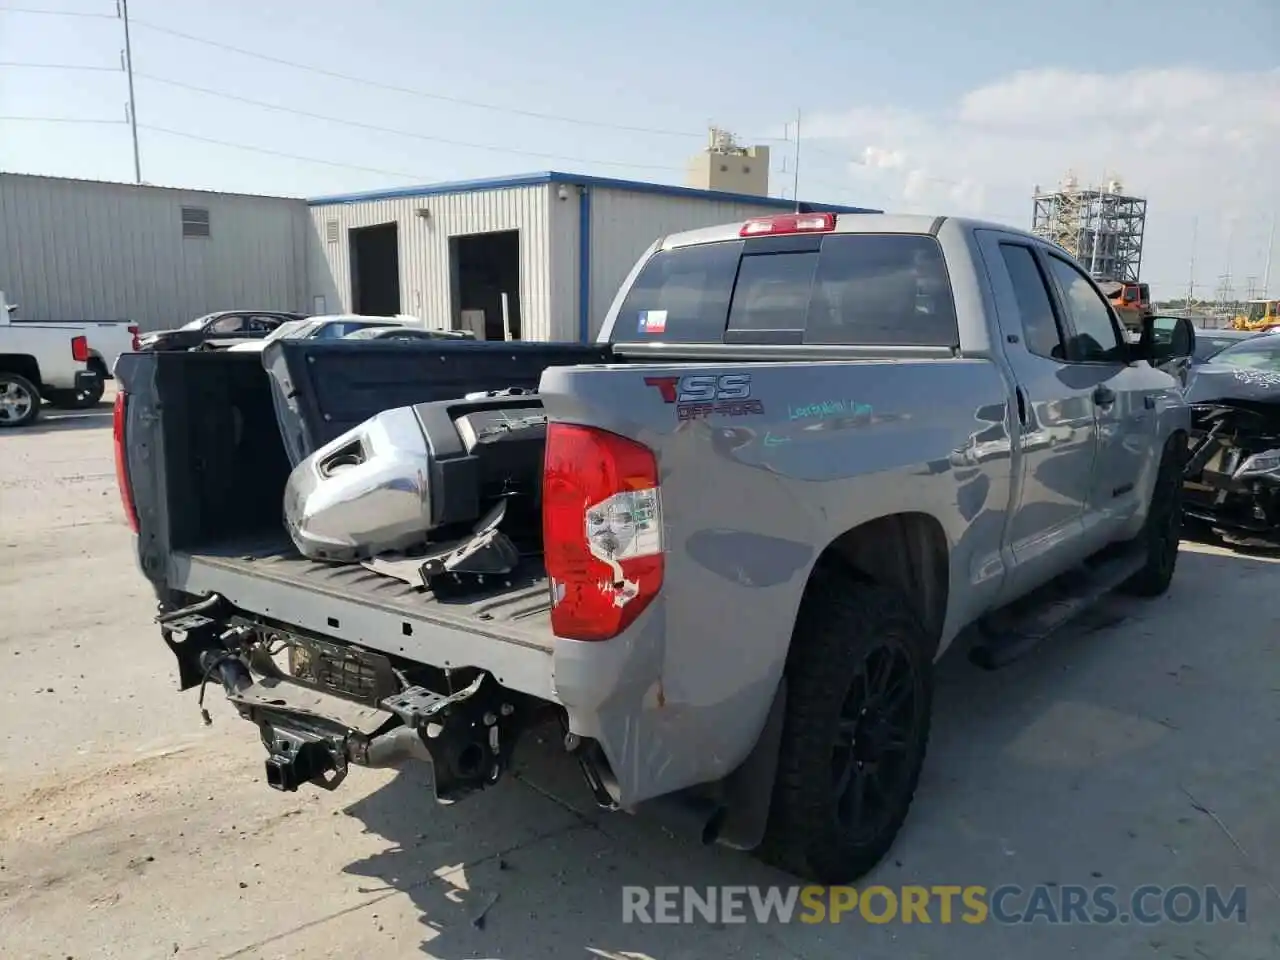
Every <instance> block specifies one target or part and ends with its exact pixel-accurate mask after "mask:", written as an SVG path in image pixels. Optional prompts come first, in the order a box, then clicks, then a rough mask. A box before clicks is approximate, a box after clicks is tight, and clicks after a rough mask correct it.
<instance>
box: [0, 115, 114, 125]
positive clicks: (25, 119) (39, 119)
mask: <svg viewBox="0 0 1280 960" xmlns="http://www.w3.org/2000/svg"><path fill="white" fill-rule="evenodd" d="M127 122H128V121H125V120H100V119H95V118H93V117H0V123H90V124H106V125H113V124H120V125H124V124H125V123H127Z"/></svg>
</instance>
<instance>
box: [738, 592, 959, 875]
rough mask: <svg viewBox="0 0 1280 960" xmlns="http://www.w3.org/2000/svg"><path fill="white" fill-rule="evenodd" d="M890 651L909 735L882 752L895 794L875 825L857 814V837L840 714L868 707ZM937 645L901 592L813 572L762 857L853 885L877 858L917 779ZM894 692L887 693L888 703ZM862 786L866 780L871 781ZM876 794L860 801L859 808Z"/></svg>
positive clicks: (795, 641) (791, 661) (794, 654)
mask: <svg viewBox="0 0 1280 960" xmlns="http://www.w3.org/2000/svg"><path fill="white" fill-rule="evenodd" d="M886 649H889V650H892V651H895V652H894V653H893V654H892V659H891V660H890V661H889V662H891V663H901V664H902V665H903V666H904V668H905V667H906V666H909V668H910V671H909V679H908V680H907V681H906V686H907V687H909V688H910V703H909V707H908V708H899V710H900V711H905V713H906V714H909V716H910V720H911V733H910V734H909V735H904V736H903V737H902V738H901V740H902V742H903V749H902V750H901V751H891V752H890V753H889V754H886V755H887V756H890V757H891V758H893V762H894V764H895V765H894V766H893V767H892V768H890V767H884V766H882V764H877V765H876V769H877V770H878V771H889V770H892V771H893V772H894V773H893V777H892V779H893V781H894V783H895V785H896V788H895V789H894V790H892V791H888V792H889V793H892V797H891V798H890V799H889V800H888V801H887V802H885V803H883V804H882V806H883V809H882V810H881V811H880V815H879V816H878V817H876V818H874V820H875V822H874V823H873V822H872V820H871V819H870V818H868V817H866V816H863V817H861V818H858V817H853V818H852V819H854V820H855V821H857V822H861V823H862V825H863V828H865V829H866V830H867V833H865V834H864V835H855V833H854V830H856V829H857V828H856V827H855V828H853V829H852V830H851V829H850V828H849V827H848V826H845V825H842V824H841V823H840V821H839V819H838V817H837V809H838V803H839V800H840V797H839V792H838V789H837V778H838V776H839V774H838V773H837V766H838V765H839V766H840V767H842V768H843V766H844V758H845V757H846V756H848V757H850V758H851V759H852V756H853V747H852V746H851V747H850V748H849V751H848V752H847V753H845V752H844V751H843V749H842V748H841V747H839V746H837V743H836V741H837V736H838V734H839V732H840V730H841V729H842V726H843V725H844V724H848V723H850V722H851V721H849V720H848V719H845V720H844V721H843V723H842V714H843V715H844V716H845V717H846V718H848V716H849V714H850V712H851V711H852V712H853V714H854V715H855V717H856V716H857V714H858V710H859V703H860V702H861V703H862V704H866V703H868V702H869V701H868V699H867V698H866V697H865V696H862V697H861V698H860V696H859V694H860V692H861V693H862V694H865V693H866V689H867V688H866V686H863V685H861V684H863V683H864V681H863V680H862V679H861V678H863V677H865V676H867V675H869V674H872V670H873V669H874V667H873V666H872V665H874V664H881V663H883V662H885V661H884V660H881V659H877V657H880V656H881V654H880V653H879V651H882V650H886ZM934 649H935V646H934V644H933V642H932V641H931V640H930V638H929V636H928V634H927V632H926V631H925V630H924V628H923V627H922V626H921V625H920V622H919V620H918V619H917V617H916V616H915V615H914V614H913V612H912V611H911V609H910V606H909V604H908V602H907V601H906V599H905V598H904V597H903V596H901V595H900V594H899V593H897V592H896V591H894V590H891V589H888V588H886V587H882V586H879V585H874V584H868V583H862V582H858V581H856V580H854V579H852V578H851V577H849V576H847V575H845V574H844V573H843V572H840V571H818V572H815V575H814V579H813V581H812V582H811V583H810V585H809V587H808V589H807V591H806V594H805V599H804V602H803V603H802V605H801V610H800V615H799V617H798V618H797V622H796V627H795V633H794V635H793V637H792V640H791V650H790V652H789V654H788V660H787V667H786V672H787V708H786V717H785V720H784V724H783V733H782V743H781V749H780V753H779V759H778V770H777V778H776V780H775V783H774V792H773V801H772V805H771V807H770V811H769V828H768V832H767V834H766V838H765V842H764V844H763V845H762V847H761V849H760V851H759V854H760V856H761V858H762V859H764V860H766V861H767V862H769V863H772V864H773V865H774V866H777V867H779V868H781V869H783V870H786V871H788V872H790V873H793V874H795V875H797V876H799V877H802V878H804V879H808V880H812V881H816V882H818V883H827V884H835V883H850V882H852V881H854V880H857V879H858V878H859V877H861V876H862V875H863V874H865V873H867V871H869V870H870V869H871V868H872V867H874V866H875V865H876V864H877V863H879V862H880V860H881V859H882V858H883V857H884V855H885V854H886V853H887V852H888V851H889V848H890V847H891V846H892V845H893V842H894V839H895V838H896V837H897V835H898V831H899V829H900V828H901V827H902V824H903V822H904V821H905V820H906V817H907V811H908V810H909V809H910V806H911V801H912V799H913V797H914V796H915V791H916V785H917V783H918V782H919V779H920V769H921V767H922V766H923V763H924V756H925V751H926V748H927V746H928V741H929V721H930V718H931V714H932V709H933V655H934ZM864 670H865V671H866V674H864V673H863V671H864ZM899 685H901V684H899ZM898 696H899V695H898V694H895V693H892V691H891V692H890V695H886V696H885V697H883V698H882V700H883V701H888V700H894V699H897V698H898ZM872 712H873V713H874V712H875V711H874V710H873V711H872ZM863 713H864V714H865V713H866V710H865V709H864V710H863ZM852 722H853V723H855V724H856V723H858V719H854V720H853V721H852ZM857 736H860V735H855V740H856V739H857ZM862 739H863V741H864V742H865V741H866V740H867V737H862ZM871 739H873V740H874V739H875V738H871ZM859 769H860V770H861V765H860V766H859ZM886 775H888V774H887V773H886ZM854 776H855V777H859V775H858V774H854ZM859 780H860V782H861V783H862V784H866V783H867V781H866V780H865V777H860V778H859ZM869 789H870V788H869V787H866V786H864V790H869ZM870 795H871V794H869V793H864V794H862V795H861V796H862V797H863V801H862V802H861V803H860V804H859V805H858V808H859V811H860V812H863V811H865V809H866V797H868V796H870ZM878 795H881V796H886V795H887V794H878Z"/></svg>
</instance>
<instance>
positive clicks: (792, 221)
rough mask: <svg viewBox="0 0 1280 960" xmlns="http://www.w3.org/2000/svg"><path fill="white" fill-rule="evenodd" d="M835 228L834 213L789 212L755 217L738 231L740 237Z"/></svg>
mask: <svg viewBox="0 0 1280 960" xmlns="http://www.w3.org/2000/svg"><path fill="white" fill-rule="evenodd" d="M835 228H836V215H835V214H834V213H789V214H787V215H786V216H781V217H756V218H755V219H753V220H748V221H747V222H746V223H744V224H743V225H742V229H741V230H739V231H738V236H740V237H772V236H777V235H779V234H783V233H825V232H827V231H829V230H834V229H835Z"/></svg>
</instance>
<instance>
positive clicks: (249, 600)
mask: <svg viewBox="0 0 1280 960" xmlns="http://www.w3.org/2000/svg"><path fill="white" fill-rule="evenodd" d="M168 580H169V583H170V584H171V585H172V586H173V587H175V588H177V589H179V590H182V591H185V592H187V593H190V594H194V595H196V596H203V595H206V594H208V593H211V592H213V593H219V594H221V595H222V596H224V597H225V598H226V599H227V600H229V601H230V602H231V603H233V604H234V605H235V606H236V607H238V608H239V609H240V610H242V611H245V612H246V613H252V614H256V615H258V616H260V617H261V618H263V620H264V621H266V622H271V621H275V622H278V623H281V624H284V625H287V626H288V627H290V628H295V629H300V630H306V631H313V632H315V633H318V634H321V635H326V636H330V637H334V638H336V639H339V640H345V641H347V642H349V643H355V644H359V645H361V646H364V647H368V648H371V649H374V650H378V651H381V652H383V653H387V654H391V655H392V656H397V657H405V658H407V659H410V660H414V661H418V662H421V663H427V664H432V665H434V666H439V667H445V668H448V667H462V666H478V667H482V668H485V669H489V670H490V671H491V672H493V673H494V675H495V677H496V678H497V679H498V681H499V682H500V683H502V684H504V685H506V686H511V687H513V688H514V689H517V690H523V691H524V692H526V693H531V694H534V695H535V696H539V697H542V698H544V699H548V700H554V696H553V695H552V692H551V690H550V689H549V686H548V685H549V681H550V678H549V670H548V662H547V659H546V658H547V657H548V656H549V655H550V653H551V649H552V642H553V637H552V634H551V628H550V601H549V596H550V594H549V592H548V590H547V579H546V575H545V572H544V570H543V568H542V562H541V560H540V559H537V558H530V559H529V560H527V561H525V563H524V564H522V566H521V567H520V568H518V569H517V570H516V571H515V572H514V573H513V574H512V575H510V576H508V577H506V578H503V580H502V581H500V582H497V583H495V586H494V588H493V589H492V590H489V591H485V592H480V593H472V594H470V595H468V596H467V597H466V598H465V599H455V598H442V597H439V596H436V595H435V594H433V593H432V592H431V591H429V590H426V589H421V588H415V587H413V586H410V585H409V584H407V583H405V582H404V581H402V580H397V579H395V578H393V577H388V576H383V575H381V574H377V573H374V572H372V571H371V570H368V569H366V568H365V567H363V566H361V565H359V564H328V563H319V562H316V561H313V560H309V559H307V558H306V557H303V556H302V555H301V554H299V553H298V552H297V550H296V549H294V547H293V545H292V544H291V543H290V542H289V541H288V539H287V538H286V537H284V536H281V537H279V538H273V539H260V540H257V541H246V540H244V539H240V540H232V541H226V542H224V543H220V544H215V545H213V546H209V547H201V548H200V550H199V551H195V552H175V553H173V554H172V555H171V557H170V569H169V576H168ZM479 637H488V638H490V639H494V640H500V641H503V643H504V646H503V648H502V654H501V656H500V657H495V656H493V651H494V647H493V645H492V644H477V643H476V640H477V638H479ZM477 657H480V658H481V659H480V660H478V659H477ZM486 657H487V658H488V659H489V660H491V661H493V662H484V658H486Z"/></svg>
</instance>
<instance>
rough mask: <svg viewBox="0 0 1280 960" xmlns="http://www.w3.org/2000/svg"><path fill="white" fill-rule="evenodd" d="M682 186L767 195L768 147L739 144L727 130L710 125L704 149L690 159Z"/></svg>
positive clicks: (758, 195)
mask: <svg viewBox="0 0 1280 960" xmlns="http://www.w3.org/2000/svg"><path fill="white" fill-rule="evenodd" d="M685 186H687V187H693V188H694V189H696V190H722V191H725V192H727V193H743V194H748V195H750V196H754V197H767V196H768V195H769V148H768V147H744V146H741V145H740V144H739V143H738V141H737V140H735V139H734V136H733V134H731V133H730V132H729V131H727V130H722V129H720V128H719V127H712V128H711V129H710V130H709V131H708V136H707V148H706V150H704V151H703V152H702V153H700V154H698V155H697V156H696V157H694V158H692V159H691V160H690V161H689V169H688V175H687V177H686V178H685Z"/></svg>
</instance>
